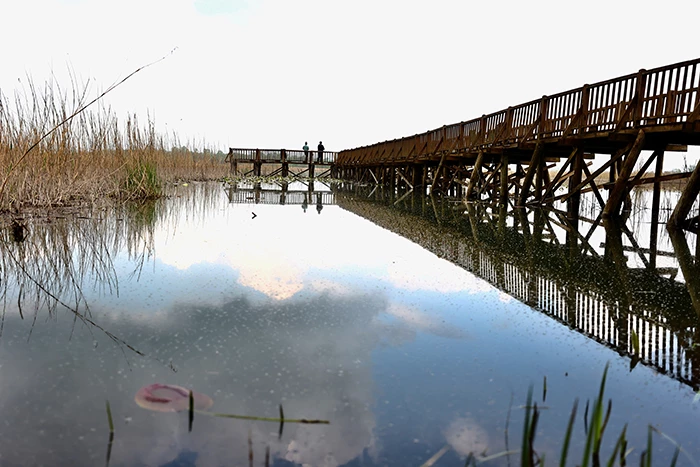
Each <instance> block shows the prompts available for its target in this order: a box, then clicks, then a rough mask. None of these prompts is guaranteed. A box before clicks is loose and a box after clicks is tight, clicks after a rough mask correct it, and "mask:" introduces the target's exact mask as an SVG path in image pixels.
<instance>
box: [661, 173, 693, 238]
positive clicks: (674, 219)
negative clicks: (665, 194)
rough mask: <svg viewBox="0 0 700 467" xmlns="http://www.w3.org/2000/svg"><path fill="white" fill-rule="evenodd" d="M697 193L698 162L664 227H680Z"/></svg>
mask: <svg viewBox="0 0 700 467" xmlns="http://www.w3.org/2000/svg"><path fill="white" fill-rule="evenodd" d="M698 193H700V162H698V164H697V165H696V166H695V170H693V173H692V175H691V176H690V179H689V180H688V183H687V184H686V185H685V188H684V189H683V193H681V197H680V199H679V200H678V204H676V207H675V209H674V210H673V214H671V217H670V218H669V219H668V224H667V226H666V227H667V228H668V229H669V230H671V229H674V228H681V227H682V224H683V223H684V221H685V218H686V217H688V213H689V212H690V209H691V208H692V207H693V203H694V202H695V198H697V197H698Z"/></svg>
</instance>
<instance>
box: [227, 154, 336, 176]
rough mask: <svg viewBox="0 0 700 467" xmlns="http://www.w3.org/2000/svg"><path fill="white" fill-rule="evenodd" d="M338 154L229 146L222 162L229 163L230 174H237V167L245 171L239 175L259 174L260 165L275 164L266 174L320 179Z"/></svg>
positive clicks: (326, 173) (329, 169)
mask: <svg viewBox="0 0 700 467" xmlns="http://www.w3.org/2000/svg"><path fill="white" fill-rule="evenodd" d="M337 157H338V153H337V152H333V151H323V152H322V153H321V154H320V155H319V153H318V151H311V150H309V151H306V152H305V151H301V150H294V149H243V148H229V150H228V154H227V155H226V159H225V162H228V163H229V164H230V165H231V173H232V174H235V175H238V174H239V169H240V168H244V167H245V168H246V169H247V170H242V171H240V175H244V176H245V175H253V176H261V175H262V167H263V165H268V166H269V165H271V166H273V167H275V168H274V169H273V170H272V172H271V173H268V174H267V175H277V174H281V175H282V176H283V177H287V176H290V175H293V176H299V177H301V176H304V175H306V176H308V177H310V178H320V177H324V176H326V175H329V174H330V173H331V167H332V166H333V164H335V162H336V160H337ZM290 166H292V167H299V166H303V169H302V170H301V171H299V170H290ZM317 168H318V169H319V170H320V171H319V172H317Z"/></svg>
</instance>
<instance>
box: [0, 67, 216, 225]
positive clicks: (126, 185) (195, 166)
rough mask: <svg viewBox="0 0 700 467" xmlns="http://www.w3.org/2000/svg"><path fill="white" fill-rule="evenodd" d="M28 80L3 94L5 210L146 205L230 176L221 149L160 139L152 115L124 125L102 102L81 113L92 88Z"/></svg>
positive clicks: (1, 208) (0, 196)
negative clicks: (183, 186) (179, 185)
mask: <svg viewBox="0 0 700 467" xmlns="http://www.w3.org/2000/svg"><path fill="white" fill-rule="evenodd" d="M27 81H28V83H27V84H25V88H24V90H23V91H22V92H15V93H14V94H13V96H12V97H10V96H8V95H7V94H5V93H4V92H3V90H0V212H8V211H17V210H20V209H23V208H27V207H36V206H41V207H56V206H66V205H73V204H79V203H85V202H93V201H95V200H96V199H101V198H113V199H118V200H134V199H140V200H143V199H148V198H154V197H159V196H161V195H162V193H163V189H164V187H165V186H166V185H167V184H169V183H173V182H177V181H180V180H214V179H221V178H223V177H224V176H225V175H226V174H227V173H228V172H227V171H228V165H227V164H225V163H223V158H224V154H223V153H222V152H221V151H218V152H215V151H213V150H211V149H208V148H206V147H205V146H206V145H205V144H201V145H200V146H199V147H198V148H197V147H194V145H192V144H182V143H181V142H180V141H179V139H178V137H177V135H163V134H159V133H158V132H157V131H156V129H155V123H154V120H153V119H152V118H151V117H150V116H147V118H146V120H145V122H143V121H140V120H139V119H138V118H137V116H136V115H133V114H129V115H127V116H126V117H125V118H123V119H119V118H118V117H117V115H116V114H115V112H114V111H113V110H112V109H111V108H110V107H108V106H105V105H103V104H102V102H101V101H98V102H95V103H94V105H90V106H89V107H88V108H86V109H85V110H84V111H80V112H79V110H80V109H81V108H85V107H86V105H87V104H88V103H89V99H88V98H87V97H86V96H87V94H88V92H87V86H84V87H82V88H81V87H77V86H74V87H73V88H71V89H69V90H64V89H62V88H61V87H60V86H59V85H58V84H57V83H55V82H48V83H44V84H43V85H41V86H37V85H36V84H35V83H34V82H33V81H32V80H31V79H29V80H27ZM71 116H72V118H71Z"/></svg>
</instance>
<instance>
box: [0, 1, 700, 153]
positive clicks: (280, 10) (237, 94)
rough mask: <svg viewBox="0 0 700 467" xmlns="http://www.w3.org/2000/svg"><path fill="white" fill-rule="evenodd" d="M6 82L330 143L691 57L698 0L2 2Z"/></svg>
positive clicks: (212, 132)
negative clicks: (77, 90) (56, 87)
mask: <svg viewBox="0 0 700 467" xmlns="http://www.w3.org/2000/svg"><path fill="white" fill-rule="evenodd" d="M0 3H1V4H2V9H1V11H2V17H3V19H4V21H3V27H2V28H0V41H1V43H2V44H5V46H4V47H3V48H2V51H1V52H0V57H1V60H2V66H1V67H0V90H1V91H2V93H3V94H4V95H5V96H6V97H7V96H9V97H10V98H11V97H12V96H13V95H14V93H15V92H18V91H19V92H22V90H23V89H25V90H26V86H27V84H26V83H27V78H28V77H31V78H32V79H33V80H34V82H35V83H43V82H45V81H46V80H47V79H48V78H49V77H50V76H52V75H53V76H55V78H56V80H58V82H59V84H60V85H61V86H62V87H63V88H64V89H70V88H71V81H70V78H69V72H68V70H72V73H73V74H74V76H75V77H76V78H77V81H78V82H79V83H82V84H83V85H85V84H87V85H88V86H89V87H88V89H89V95H91V96H97V95H98V94H99V93H100V92H101V91H103V90H104V89H106V88H107V87H108V86H109V85H111V84H113V83H115V82H117V81H119V80H121V79H122V78H124V77H125V76H127V75H128V74H129V73H131V72H133V71H135V70H136V69H138V68H139V67H141V66H143V65H146V64H149V63H153V62H154V61H157V60H159V59H161V58H162V57H165V58H164V59H163V60H162V61H159V62H157V63H154V64H152V65H151V66H149V67H147V68H144V69H142V70H141V71H139V72H138V73H136V74H135V75H134V76H132V77H131V78H130V79H129V80H127V81H126V82H125V83H124V84H122V85H120V86H119V87H118V88H116V89H115V90H114V91H112V92H111V93H110V94H108V95H107V96H106V97H105V98H104V101H103V103H104V105H108V106H110V107H111V108H112V109H113V110H114V111H115V113H116V114H117V116H118V117H120V118H124V117H125V116H126V114H127V113H130V112H132V113H136V115H138V116H139V117H141V119H142V120H145V118H146V117H147V116H149V117H150V118H152V119H154V121H155V125H156V128H157V129H159V130H160V131H161V132H163V133H166V134H173V133H174V134H176V135H177V136H178V138H179V139H180V140H181V141H184V142H189V143H192V144H195V145H197V144H203V143H204V144H206V145H207V146H208V147H215V148H220V149H222V150H224V151H226V149H227V148H228V147H257V148H289V149H295V148H296V149H298V148H301V146H303V144H304V142H306V141H308V142H309V145H310V146H311V147H312V148H315V147H316V145H317V144H318V142H319V141H321V140H322V141H323V144H324V146H325V147H326V150H329V151H335V150H341V149H349V148H353V147H358V146H363V145H368V144H372V143H375V142H379V141H384V140H391V139H394V138H400V137H403V136H409V135H413V134H416V133H422V132H424V131H427V130H430V129H433V128H438V127H440V126H442V125H446V124H451V123H456V122H459V121H466V120H470V119H473V118H477V117H479V116H481V115H482V114H488V113H491V112H495V111H498V110H501V109H504V108H507V107H508V106H512V105H517V104H520V103H524V102H527V101H530V100H533V99H537V98H539V97H541V96H542V95H545V94H554V93H557V92H560V91H565V90H568V89H572V88H576V87H580V86H582V85H583V84H585V83H595V82H597V81H602V80H605V79H609V78H613V77H616V76H620V75H624V74H627V73H632V72H635V71H637V70H639V69H641V68H646V69H650V68H654V67H658V66H663V65H668V64H672V63H676V62H679V61H683V60H689V59H694V58H698V56H700V41H699V40H698V37H697V30H696V28H695V25H694V20H693V18H698V17H700V2H698V1H697V0H667V1H665V2H663V3H659V2H651V1H628V0H604V1H603V0H589V1H587V2H586V3H585V7H584V4H582V3H580V2H572V1H565V0H557V1H553V0H552V1H550V0H532V1H527V2H524V1H512V0H501V1H481V2H474V1H468V0H462V1H459V0H433V1H431V2H427V1H423V2H418V1H414V0H402V1H398V0H352V1H345V0H338V1H335V0H323V1H322V0H297V1H289V0H119V1H112V0H25V1H22V2H19V1H10V0H0Z"/></svg>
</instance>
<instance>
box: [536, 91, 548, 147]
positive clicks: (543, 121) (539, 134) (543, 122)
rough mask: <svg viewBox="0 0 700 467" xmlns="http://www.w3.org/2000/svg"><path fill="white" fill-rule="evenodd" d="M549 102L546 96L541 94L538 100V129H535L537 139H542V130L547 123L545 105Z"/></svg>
mask: <svg viewBox="0 0 700 467" xmlns="http://www.w3.org/2000/svg"><path fill="white" fill-rule="evenodd" d="M548 103H549V99H548V98H547V96H542V100H541V101H540V125H539V129H538V131H537V139H542V137H543V136H544V130H545V128H546V125H547V105H548Z"/></svg>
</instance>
